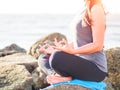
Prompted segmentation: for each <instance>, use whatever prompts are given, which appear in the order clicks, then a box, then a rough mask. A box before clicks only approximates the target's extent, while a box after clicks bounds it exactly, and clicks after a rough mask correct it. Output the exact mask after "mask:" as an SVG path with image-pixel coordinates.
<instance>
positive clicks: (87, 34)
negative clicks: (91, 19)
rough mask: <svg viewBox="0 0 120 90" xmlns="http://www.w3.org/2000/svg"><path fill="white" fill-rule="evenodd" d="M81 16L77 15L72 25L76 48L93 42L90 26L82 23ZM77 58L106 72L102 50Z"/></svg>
mask: <svg viewBox="0 0 120 90" xmlns="http://www.w3.org/2000/svg"><path fill="white" fill-rule="evenodd" d="M82 15H83V13H82V14H79V15H78V16H77V18H76V20H75V21H74V23H73V30H74V40H75V42H76V46H77V47H81V46H83V45H85V44H88V43H91V42H92V41H93V38H92V30H91V26H90V25H89V24H85V23H84V21H83V20H82ZM79 56H80V57H82V58H85V59H87V60H89V61H91V62H93V63H95V64H96V65H97V66H98V67H99V69H101V70H102V71H104V72H107V60H106V57H105V54H104V51H103V50H101V51H99V52H95V53H91V54H79Z"/></svg>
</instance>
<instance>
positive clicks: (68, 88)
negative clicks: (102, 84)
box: [40, 85, 91, 90]
mask: <svg viewBox="0 0 120 90" xmlns="http://www.w3.org/2000/svg"><path fill="white" fill-rule="evenodd" d="M40 90H91V89H89V88H84V87H82V86H77V85H59V86H55V87H47V88H44V89H40Z"/></svg>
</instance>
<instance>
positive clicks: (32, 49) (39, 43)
mask: <svg viewBox="0 0 120 90" xmlns="http://www.w3.org/2000/svg"><path fill="white" fill-rule="evenodd" d="M55 38H56V39H57V40H58V41H60V40H62V39H63V38H64V39H66V37H65V35H63V34H60V33H51V34H48V35H46V36H45V37H42V38H40V39H39V40H37V41H36V42H35V43H34V44H33V45H32V46H31V47H30V50H29V51H28V52H27V53H28V54H30V55H32V56H33V57H35V58H36V59H38V57H39V55H40V54H41V53H39V52H37V49H39V48H40V47H41V46H43V45H45V44H50V45H54V43H53V42H54V39H55Z"/></svg>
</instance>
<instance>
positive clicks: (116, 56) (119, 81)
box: [105, 47, 120, 90]
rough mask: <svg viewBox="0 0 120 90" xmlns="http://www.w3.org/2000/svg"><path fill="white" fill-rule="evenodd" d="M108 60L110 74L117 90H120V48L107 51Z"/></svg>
mask: <svg viewBox="0 0 120 90" xmlns="http://www.w3.org/2000/svg"><path fill="white" fill-rule="evenodd" d="M105 53H106V57H107V60H108V71H109V72H108V74H109V79H110V81H111V84H112V86H113V87H114V89H115V90H120V47H116V48H110V49H108V50H106V51H105Z"/></svg>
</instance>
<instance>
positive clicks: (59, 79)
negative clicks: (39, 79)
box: [46, 74, 72, 84]
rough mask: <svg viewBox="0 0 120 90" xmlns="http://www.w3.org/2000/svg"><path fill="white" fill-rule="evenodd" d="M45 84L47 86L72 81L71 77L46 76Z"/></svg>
mask: <svg viewBox="0 0 120 90" xmlns="http://www.w3.org/2000/svg"><path fill="white" fill-rule="evenodd" d="M46 79H47V82H48V83H49V84H55V83H60V82H66V81H70V80H72V77H62V76H60V75H59V74H56V75H49V76H47V78H46Z"/></svg>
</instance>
